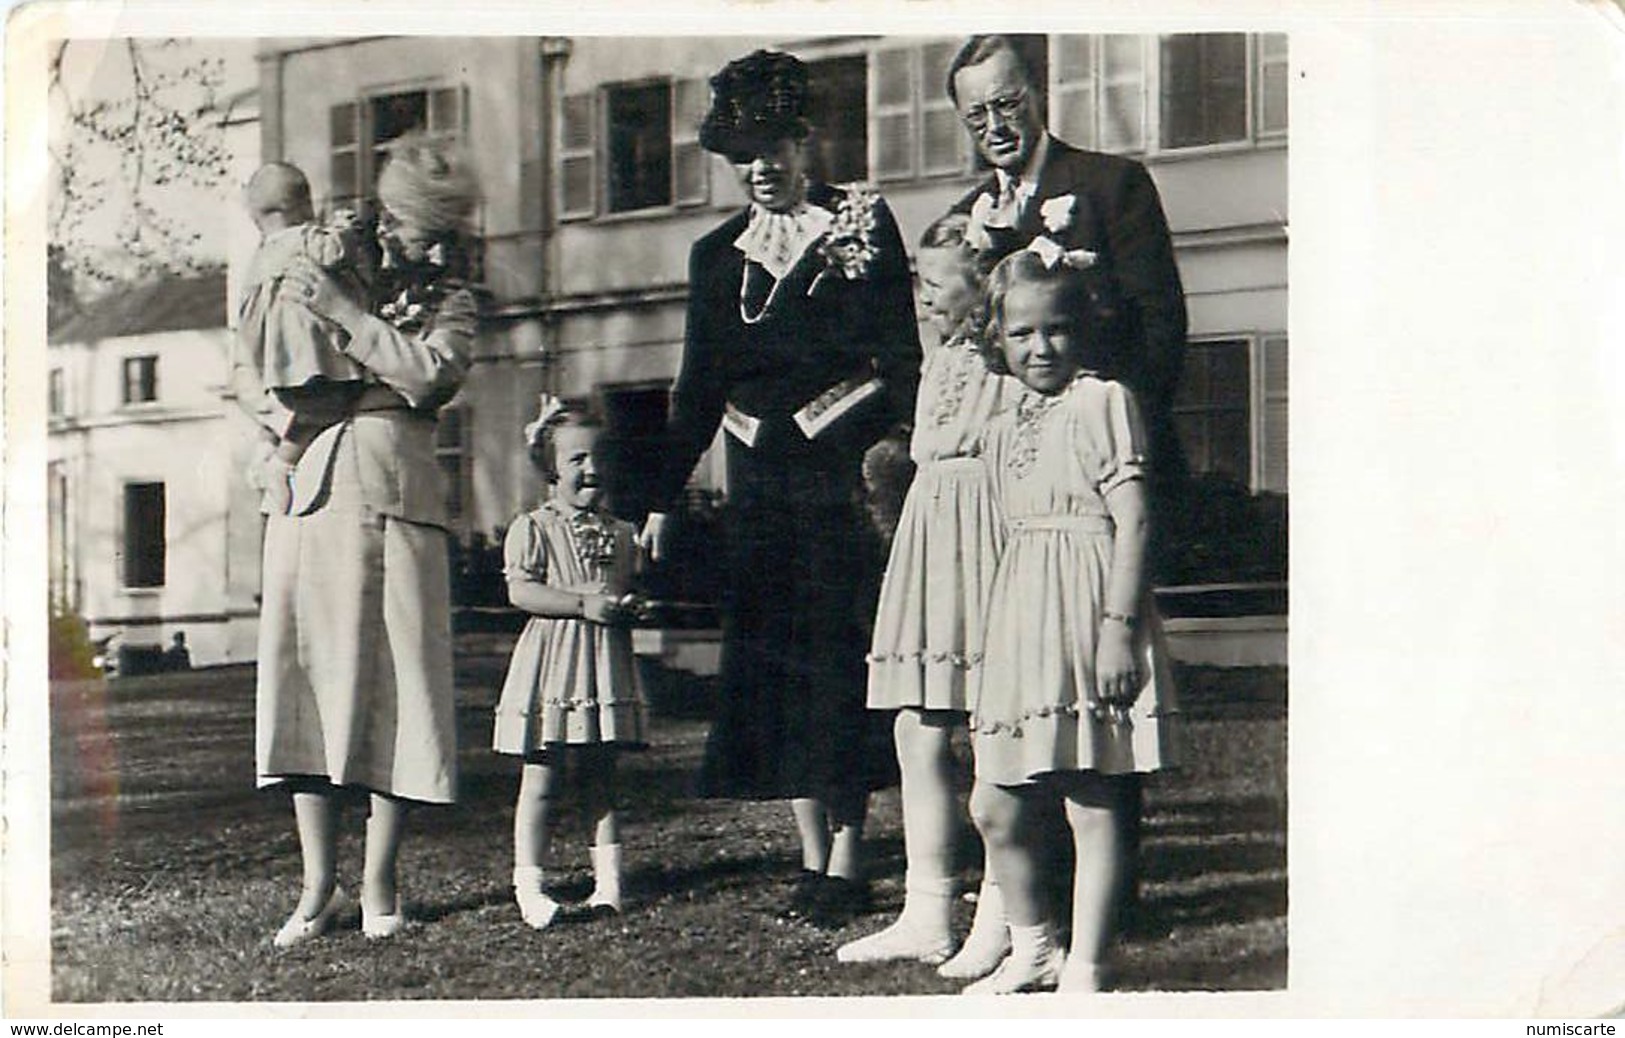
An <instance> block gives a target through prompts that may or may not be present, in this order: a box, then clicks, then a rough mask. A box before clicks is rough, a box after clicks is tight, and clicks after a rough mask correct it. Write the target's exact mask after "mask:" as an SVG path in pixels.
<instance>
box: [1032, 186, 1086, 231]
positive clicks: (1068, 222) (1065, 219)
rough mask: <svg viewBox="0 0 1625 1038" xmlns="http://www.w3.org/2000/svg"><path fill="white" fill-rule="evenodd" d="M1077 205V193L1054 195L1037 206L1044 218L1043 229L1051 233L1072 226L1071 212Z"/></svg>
mask: <svg viewBox="0 0 1625 1038" xmlns="http://www.w3.org/2000/svg"><path fill="white" fill-rule="evenodd" d="M1077 206H1078V196H1077V195H1056V196H1055V197H1054V198H1051V199H1049V200H1047V201H1045V203H1044V204H1043V205H1042V206H1040V207H1039V209H1038V213H1039V215H1040V216H1042V217H1043V218H1044V230H1046V231H1048V232H1049V233H1051V234H1060V233H1061V232H1062V231H1064V230H1066V229H1067V228H1068V227H1071V226H1072V213H1073V210H1075V209H1076V208H1077Z"/></svg>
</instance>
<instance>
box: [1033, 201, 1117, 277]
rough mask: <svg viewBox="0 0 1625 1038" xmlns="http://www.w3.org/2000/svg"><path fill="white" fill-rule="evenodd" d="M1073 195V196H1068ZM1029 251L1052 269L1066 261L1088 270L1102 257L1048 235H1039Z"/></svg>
mask: <svg viewBox="0 0 1625 1038" xmlns="http://www.w3.org/2000/svg"><path fill="white" fill-rule="evenodd" d="M1068 197H1071V196H1068ZM1027 251H1028V252H1031V253H1036V254H1037V256H1038V258H1039V259H1041V260H1043V261H1044V266H1046V267H1048V268H1049V269H1051V270H1054V269H1055V265H1056V264H1057V263H1064V264H1066V265H1067V266H1068V267H1071V268H1072V269H1073V270H1088V269H1089V268H1090V267H1092V266H1094V265H1095V264H1096V263H1097V262H1099V260H1100V257H1099V256H1098V255H1097V254H1095V253H1093V252H1090V251H1089V250H1088V249H1069V248H1067V247H1066V246H1064V245H1062V244H1061V243H1060V242H1058V241H1056V240H1055V239H1054V238H1051V237H1048V236H1047V235H1042V234H1041V235H1039V236H1038V237H1036V238H1034V239H1033V240H1032V241H1031V242H1030V243H1029V244H1028V245H1027Z"/></svg>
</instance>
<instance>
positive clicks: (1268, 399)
mask: <svg viewBox="0 0 1625 1038" xmlns="http://www.w3.org/2000/svg"><path fill="white" fill-rule="evenodd" d="M1259 354H1260V356H1259V363H1258V364H1257V370H1258V372H1259V377H1258V408H1257V413H1258V416H1259V421H1258V426H1259V427H1258V441H1257V442H1258V468H1257V480H1256V483H1257V489H1259V490H1269V491H1275V492H1277V493H1286V489H1287V340H1286V337H1285V336H1280V335H1276V336H1267V337H1265V338H1264V339H1263V340H1262V341H1261V342H1260V343H1259Z"/></svg>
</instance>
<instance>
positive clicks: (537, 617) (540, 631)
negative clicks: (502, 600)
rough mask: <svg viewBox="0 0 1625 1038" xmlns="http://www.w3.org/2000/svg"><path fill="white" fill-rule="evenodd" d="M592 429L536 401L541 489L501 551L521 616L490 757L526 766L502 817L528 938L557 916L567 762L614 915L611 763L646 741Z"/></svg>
mask: <svg viewBox="0 0 1625 1038" xmlns="http://www.w3.org/2000/svg"><path fill="white" fill-rule="evenodd" d="M600 432H601V430H600V428H599V425H598V423H597V421H596V420H594V419H593V418H591V417H589V416H587V415H586V414H584V413H582V412H580V411H574V410H570V409H567V408H565V407H563V406H562V405H561V404H560V403H559V402H558V401H557V400H555V399H553V398H551V397H549V396H547V395H546V394H543V396H542V406H541V413H540V414H539V415H538V416H537V419H536V421H534V422H532V423H530V424H529V425H528V426H526V427H525V438H526V442H527V446H528V448H529V451H530V457H531V461H532V462H533V463H534V464H535V465H536V467H537V468H538V469H539V470H540V472H541V474H542V475H543V477H544V478H545V479H546V480H547V482H548V484H549V485H550V487H551V493H550V495H549V498H548V500H547V501H546V502H544V503H543V504H542V505H541V507H539V508H536V509H535V510H533V511H530V512H527V513H525V514H524V515H522V516H519V517H518V518H517V519H515V520H514V522H513V525H512V526H510V527H509V529H508V536H507V539H506V541H505V543H504V545H503V557H504V560H505V572H506V575H507V580H508V598H509V600H510V601H511V602H512V603H513V604H514V605H515V606H517V607H519V608H520V609H523V610H525V611H526V612H528V613H530V614H531V620H530V622H529V623H527V624H526V625H525V629H524V631H523V632H522V633H521V634H520V636H519V641H518V643H517V644H516V645H515V646H514V650H513V659H512V661H511V662H510V663H509V665H508V674H507V678H506V680H505V681H504V682H503V686H502V696H501V699H500V701H499V702H498V703H497V708H496V726H495V735H494V738H493V747H494V748H495V750H496V751H497V752H498V753H505V754H513V755H516V756H519V757H522V758H523V759H524V766H523V769H522V770H521V773H520V780H519V798H518V802H517V803H516V804H515V806H514V824H513V843H514V868H513V887H514V896H515V899H516V900H517V901H518V903H519V910H520V914H521V915H522V916H523V918H524V920H525V922H526V923H527V924H528V925H530V926H532V927H534V928H535V929H538V930H540V929H543V928H545V927H546V926H548V924H550V923H551V922H553V920H554V917H555V916H556V915H557V914H558V911H559V908H560V905H559V903H558V902H557V901H556V900H554V899H553V898H552V897H550V896H549V895H548V893H547V890H546V885H545V873H544V871H543V870H544V867H545V862H546V858H547V850H548V841H549V837H550V836H551V826H552V824H553V817H552V816H553V812H554V808H555V806H556V801H557V798H558V796H559V793H560V792H561V787H562V786H563V783H564V778H565V767H566V763H567V762H568V763H569V765H571V766H572V767H573V770H574V777H575V779H576V784H577V786H578V792H579V794H580V796H581V803H582V813H583V815H584V816H585V817H587V818H590V819H592V822H593V847H592V864H593V880H594V886H593V891H592V895H591V896H590V897H589V898H588V900H587V907H588V909H589V910H590V911H591V912H593V913H595V914H598V913H613V912H619V911H620V909H621V842H620V826H619V820H618V818H617V816H616V811H615V753H616V750H617V748H618V747H624V746H629V745H640V744H642V743H643V741H644V702H643V692H642V688H641V686H640V683H639V679H638V673H637V669H636V663H635V660H634V659H633V656H632V634H631V630H630V624H631V622H632V621H633V620H635V619H636V618H637V616H638V614H639V611H640V609H641V607H642V603H641V600H640V599H639V598H638V596H637V595H636V594H635V593H634V592H633V591H632V579H633V577H634V576H635V575H636V572H637V569H638V563H639V555H638V550H637V532H636V530H634V529H633V527H632V526H631V524H629V523H626V522H623V521H622V520H620V519H616V518H615V517H613V516H611V515H609V514H607V513H606V512H604V511H602V509H601V506H602V504H603V485H602V482H601V479H602V477H603V476H604V474H605V472H604V465H603V456H602V455H601V453H600Z"/></svg>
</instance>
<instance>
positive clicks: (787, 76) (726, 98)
mask: <svg viewBox="0 0 1625 1038" xmlns="http://www.w3.org/2000/svg"><path fill="white" fill-rule="evenodd" d="M809 129H810V128H809V126H808V125H807V66H806V65H803V64H802V63H801V62H800V61H798V60H796V59H795V58H793V57H791V56H790V55H788V54H784V53H781V52H779V51H771V50H759V51H756V52H755V53H753V54H747V55H746V56H745V57H743V58H740V59H739V60H737V61H730V62H729V63H728V64H727V65H726V66H724V68H723V69H722V71H721V72H718V73H717V74H716V75H714V76H712V77H711V110H710V111H709V112H707V113H706V114H705V121H704V122H702V123H701V124H700V147H702V148H704V149H705V150H706V151H713V152H716V153H717V154H719V155H726V156H744V155H755V154H757V153H759V152H761V151H763V150H765V149H767V148H770V147H772V146H773V145H774V144H776V143H777V142H779V141H781V140H784V139H785V138H789V139H791V140H798V141H799V140H802V139H803V138H805V137H806V136H807V133H808V131H809Z"/></svg>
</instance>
